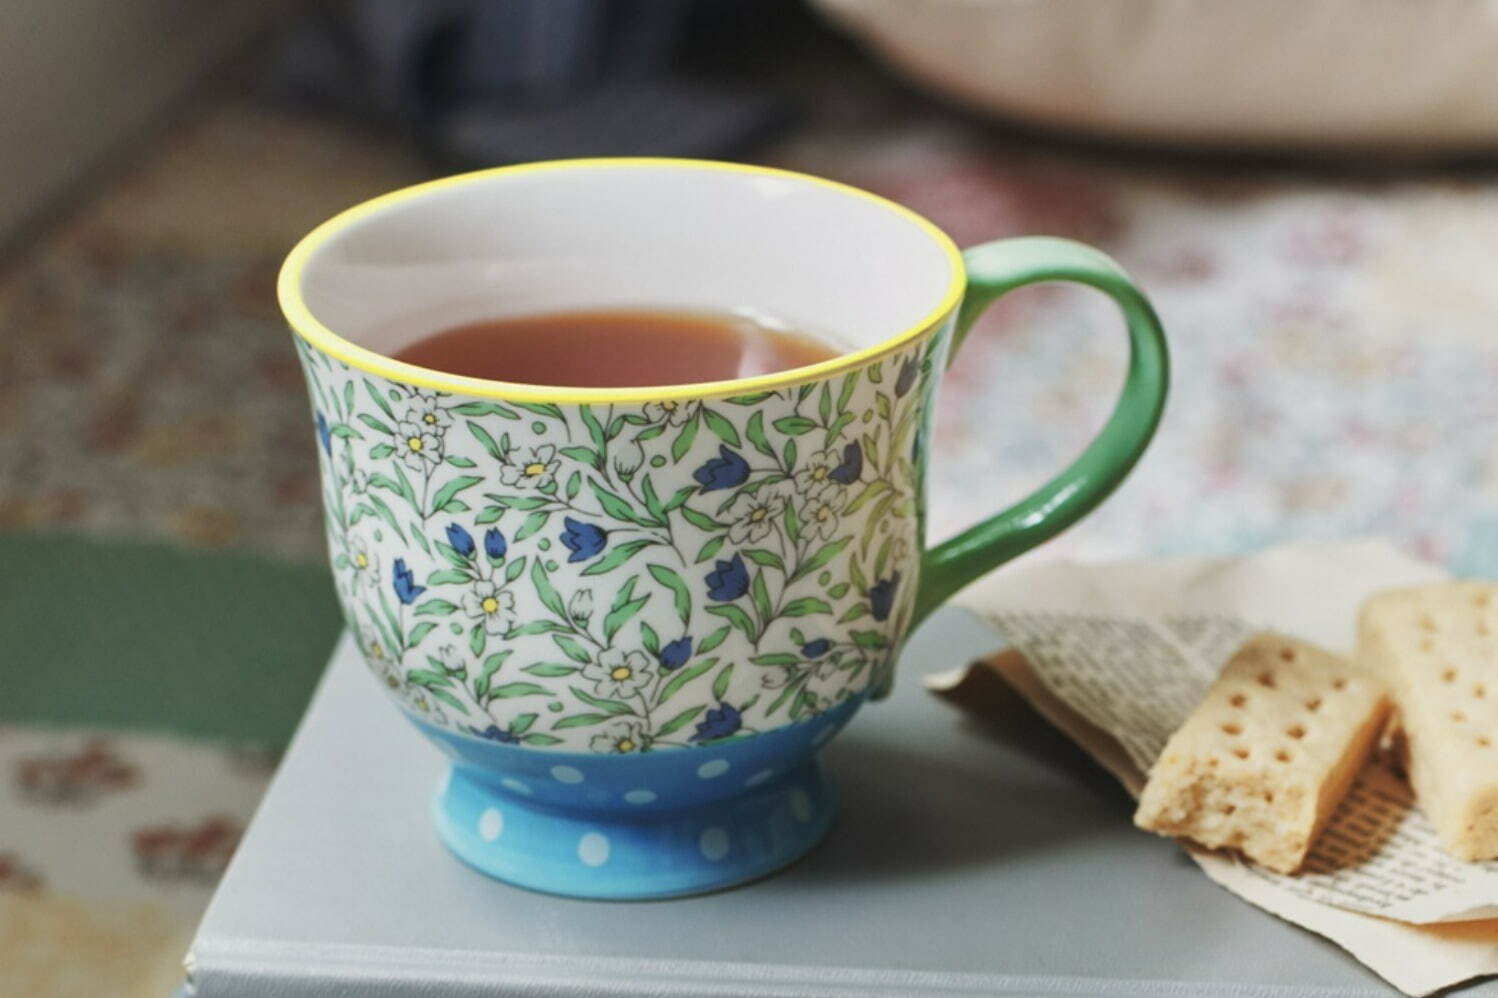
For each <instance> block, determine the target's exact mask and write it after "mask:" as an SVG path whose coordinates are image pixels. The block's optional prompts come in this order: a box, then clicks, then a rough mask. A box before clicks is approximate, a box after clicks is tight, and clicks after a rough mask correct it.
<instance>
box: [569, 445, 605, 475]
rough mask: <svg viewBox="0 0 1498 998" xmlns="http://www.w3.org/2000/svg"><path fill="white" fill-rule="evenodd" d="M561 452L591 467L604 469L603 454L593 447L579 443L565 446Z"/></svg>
mask: <svg viewBox="0 0 1498 998" xmlns="http://www.w3.org/2000/svg"><path fill="white" fill-rule="evenodd" d="M561 453H563V454H565V455H566V456H567V457H570V458H572V460H574V461H581V462H582V463H583V464H586V465H588V466H589V467H590V468H596V469H597V470H599V471H602V470H603V455H602V454H600V453H599V452H598V451H596V450H594V449H593V448H591V447H584V446H582V445H581V444H578V445H575V446H572V447H563V448H562V450H561Z"/></svg>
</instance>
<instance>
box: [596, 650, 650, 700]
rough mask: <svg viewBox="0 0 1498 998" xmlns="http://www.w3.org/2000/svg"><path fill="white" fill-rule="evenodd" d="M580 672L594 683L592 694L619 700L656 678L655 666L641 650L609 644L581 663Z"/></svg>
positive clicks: (632, 694)
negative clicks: (596, 656) (605, 648)
mask: <svg viewBox="0 0 1498 998" xmlns="http://www.w3.org/2000/svg"><path fill="white" fill-rule="evenodd" d="M582 674H583V678H584V679H587V680H590V681H591V682H592V683H593V692H594V693H595V694H597V695H598V696H601V697H609V698H610V699H614V700H618V699H621V698H623V697H630V696H634V695H635V694H636V693H637V692H639V691H640V689H641V688H642V687H644V686H646V685H648V684H649V683H650V682H651V680H653V679H655V666H654V665H653V664H652V663H651V661H650V658H649V657H648V656H647V655H646V654H645V653H644V652H642V651H628V652H627V651H624V650H623V649H621V648H609V649H607V650H605V651H602V652H599V653H598V658H597V660H596V661H593V662H589V663H588V664H587V665H585V666H583V673H582Z"/></svg>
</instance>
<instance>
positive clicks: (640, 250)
mask: <svg viewBox="0 0 1498 998" xmlns="http://www.w3.org/2000/svg"><path fill="white" fill-rule="evenodd" d="M299 253H301V254H302V259H301V266H300V268H299V269H298V270H296V271H295V272H293V273H292V275H291V280H292V287H291V289H290V291H291V293H292V294H293V295H299V296H300V298H301V301H302V303H303V304H304V305H305V310H306V312H307V313H309V314H310V317H311V318H312V319H313V320H314V321H315V322H316V323H318V324H320V325H321V326H322V327H324V330H325V331H328V332H331V334H332V336H333V337H335V338H338V339H342V340H344V341H346V342H348V343H352V344H353V345H355V346H356V347H361V348H364V349H366V350H369V351H373V352H374V353H377V354H382V355H386V356H389V355H390V354H393V353H395V352H398V351H400V350H401V349H402V348H404V347H405V346H407V345H408V344H410V343H411V342H413V341H414V340H416V339H419V338H421V337H422V336H425V335H427V334H430V333H432V332H434V331H437V330H440V329H443V328H447V327H450V326H454V325H458V324H461V323H465V322H472V321H476V320H480V319H491V318H503V317H507V316H516V315H535V314H545V313H549V312H558V311H566V310H568V309H578V308H668V309H682V310H690V311H709V312H720V313H721V312H729V313H738V314H746V315H750V316H753V317H755V318H758V319H760V320H761V321H764V322H766V323H769V324H771V325H780V326H785V327H788V328H792V329H797V330H800V331H804V332H807V333H810V334H812V335H814V336H816V337H818V338H820V339H822V340H824V341H825V342H827V343H829V344H830V345H832V346H833V347H834V348H835V349H837V350H839V351H841V352H842V353H845V354H846V353H853V352H857V351H860V350H865V349H869V348H872V347H876V346H879V345H880V344H882V343H884V342H885V341H887V340H890V339H891V338H893V337H897V336H899V335H900V334H902V333H906V332H909V331H911V330H912V329H913V328H916V327H919V326H921V325H924V324H927V323H929V322H931V321H933V320H935V319H937V318H939V317H940V316H941V314H943V313H944V312H945V311H946V310H947V309H949V308H950V307H951V306H952V305H953V304H955V300H956V294H957V293H958V292H960V287H961V280H962V274H961V261H960V257H958V256H957V254H956V251H955V249H954V248H953V247H952V245H951V243H950V241H949V240H947V238H946V237H945V236H944V235H942V234H941V233H940V231H939V230H937V229H936V228H935V227H934V226H932V225H931V224H930V223H929V222H926V221H925V220H923V219H921V218H920V217H919V216H917V215H914V214H913V213H911V212H909V211H907V210H905V209H903V208H901V207H899V206H897V205H895V204H893V203H891V202H888V201H885V200H883V199H881V198H878V197H875V196H873V195H871V194H867V193H865V192H863V191H859V190H856V189H854V188H850V187H845V186H843V185H840V184H834V183H831V182H828V181H823V180H818V179H816V178H813V177H807V176H803V175H800V174H792V173H786V172H783V171H775V170H767V169H760V168H755V167H739V166H734V165H728V164H713V163H697V162H692V161H671V160H665V161H639V160H602V161H597V160H595V161H586V160H584V161H574V162H562V163H554V164H538V165H533V166H524V167H517V168H509V169H500V170H493V171H488V172H485V173H479V174H471V175H468V176H465V177H459V178H454V179H451V180H447V181H439V182H436V183H433V184H428V185H423V186H421V187H417V188H412V189H410V190H407V191H401V192H397V193H396V194H393V195H388V196H387V197H385V198H381V199H377V200H376V201H373V202H370V203H368V204H366V205H363V206H360V207H358V208H355V209H352V210H351V211H349V212H347V213H345V214H344V215H342V216H339V217H338V218H336V219H334V220H333V221H331V222H329V223H328V224H327V225H325V226H323V227H322V228H321V229H319V230H318V231H317V232H314V233H313V234H312V235H311V236H309V237H308V240H307V242H306V243H305V244H304V246H303V247H302V248H300V249H299ZM297 256H298V254H293V259H296V258H297ZM285 292H286V289H285V288H284V287H283V295H284V294H285Z"/></svg>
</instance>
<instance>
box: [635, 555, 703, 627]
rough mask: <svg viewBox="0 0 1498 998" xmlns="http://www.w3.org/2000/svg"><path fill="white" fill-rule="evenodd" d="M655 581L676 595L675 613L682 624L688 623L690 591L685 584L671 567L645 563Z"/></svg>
mask: <svg viewBox="0 0 1498 998" xmlns="http://www.w3.org/2000/svg"><path fill="white" fill-rule="evenodd" d="M645 567H646V568H647V569H649V570H650V574H651V576H652V577H653V578H654V579H655V581H657V582H659V583H660V584H661V585H663V586H665V587H666V588H668V589H670V590H671V592H672V594H673V595H674V596H675V597H676V615H677V616H678V617H680V618H681V622H682V624H684V625H685V624H688V623H690V622H691V619H692V593H691V590H689V589H688V588H687V584H686V583H685V582H683V581H682V578H681V576H680V575H677V574H676V572H675V571H674V570H673V569H670V568H667V567H666V566H665V565H646V566H645Z"/></svg>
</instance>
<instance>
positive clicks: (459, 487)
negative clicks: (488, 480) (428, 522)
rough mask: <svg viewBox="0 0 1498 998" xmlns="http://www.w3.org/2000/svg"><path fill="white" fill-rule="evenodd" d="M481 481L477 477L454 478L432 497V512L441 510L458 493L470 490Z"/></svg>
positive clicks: (460, 476) (461, 476) (463, 476)
mask: <svg viewBox="0 0 1498 998" xmlns="http://www.w3.org/2000/svg"><path fill="white" fill-rule="evenodd" d="M482 481H483V479H482V478H480V477H479V476H478V475H459V476H458V477H457V478H454V479H453V480H452V481H450V482H448V483H447V484H446V485H444V486H442V488H440V489H438V490H437V494H436V495H435V496H433V497H432V512H433V513H435V512H437V511H438V510H440V509H442V508H443V507H444V506H446V505H447V503H448V500H450V499H452V498H453V497H454V496H456V495H457V494H458V493H459V492H462V491H463V490H464V489H471V488H473V487H474V486H475V485H477V484H478V483H479V482H482Z"/></svg>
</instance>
